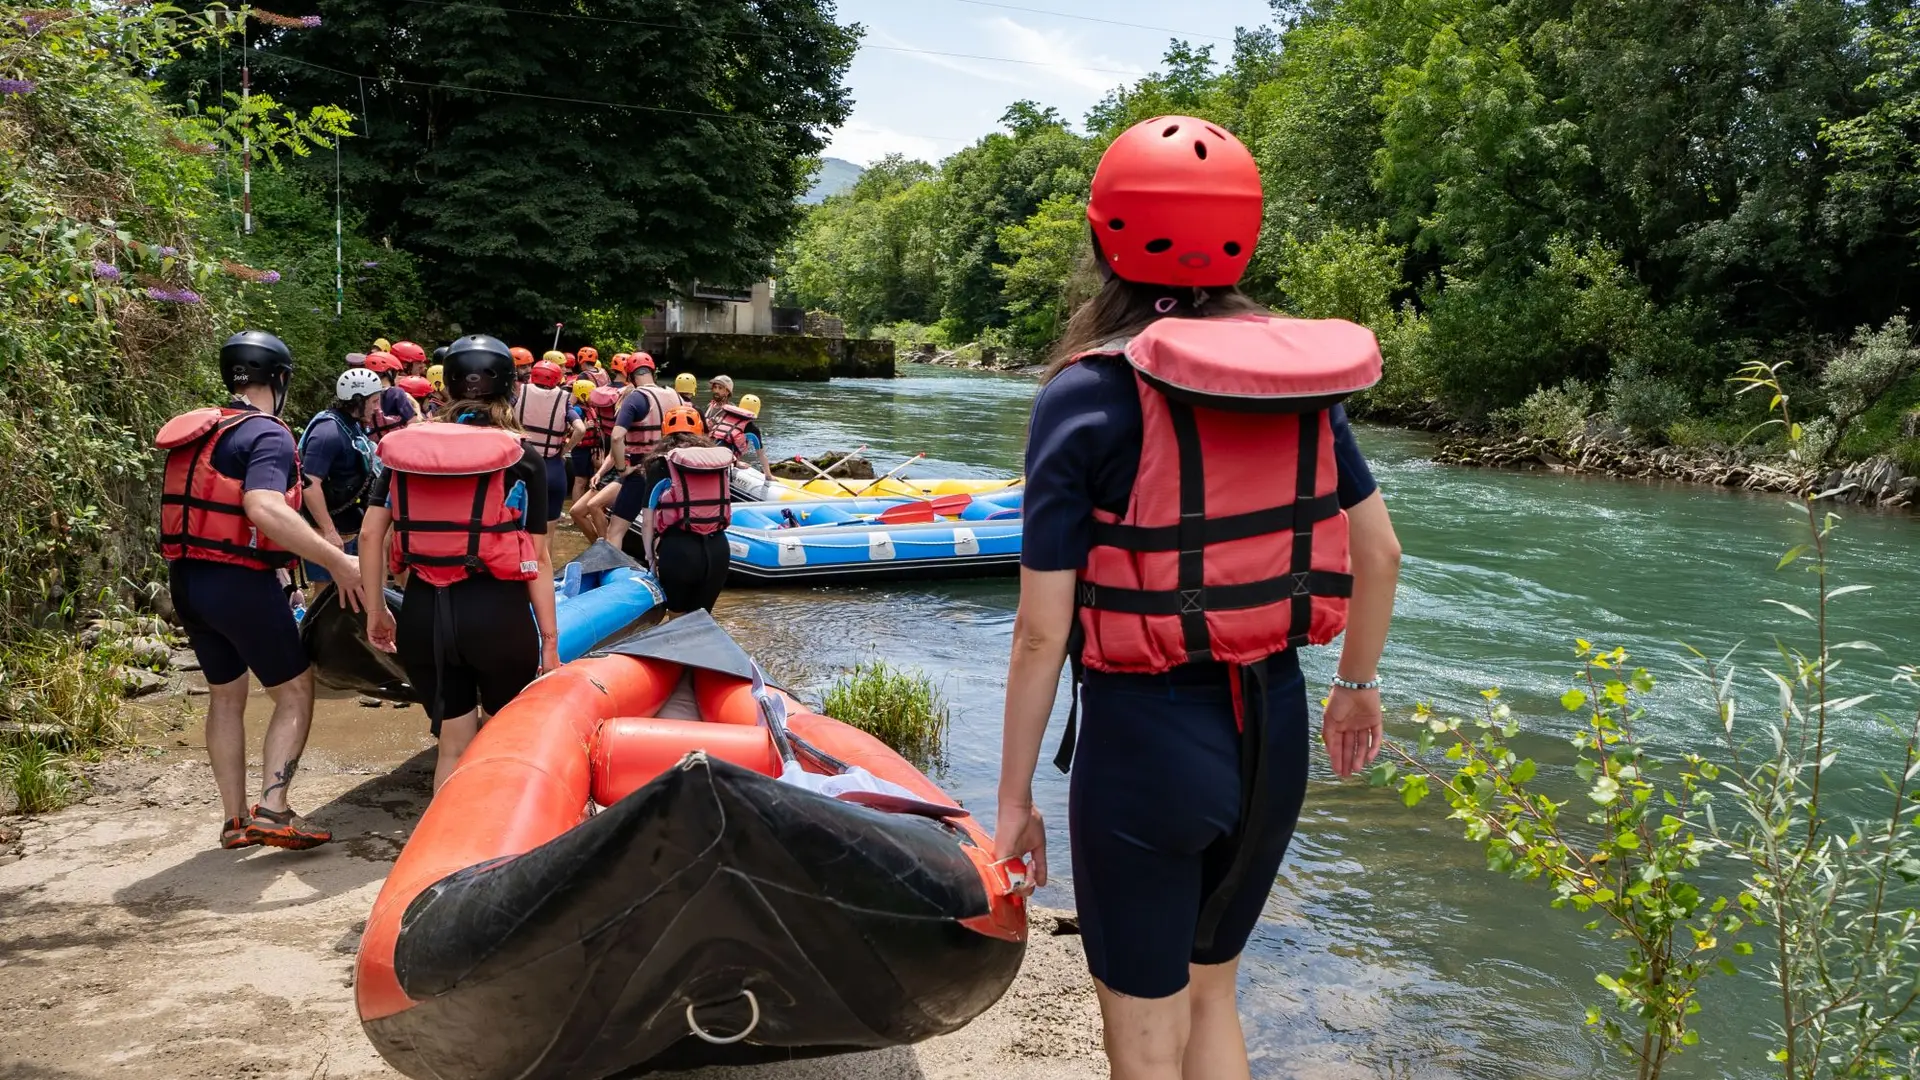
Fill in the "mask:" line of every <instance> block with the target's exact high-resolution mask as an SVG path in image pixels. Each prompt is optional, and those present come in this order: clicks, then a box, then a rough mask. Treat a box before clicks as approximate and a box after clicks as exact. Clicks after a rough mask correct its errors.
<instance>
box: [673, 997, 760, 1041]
mask: <svg viewBox="0 0 1920 1080" xmlns="http://www.w3.org/2000/svg"><path fill="white" fill-rule="evenodd" d="M740 996H741V997H743V998H746V999H747V1007H748V1008H750V1009H752V1010H753V1012H752V1014H751V1015H750V1016H748V1017H747V1026H746V1027H743V1028H741V1029H740V1033H739V1034H738V1035H713V1034H709V1033H708V1032H707V1031H706V1029H704V1028H702V1027H701V1026H700V1021H698V1020H696V1019H694V1018H693V1010H694V1005H693V1004H692V1003H689V1004H688V1005H687V1030H688V1031H691V1032H693V1034H694V1036H695V1037H696V1038H698V1039H699V1040H700V1041H701V1042H708V1043H712V1044H713V1045H715V1046H732V1045H733V1044H734V1043H737V1042H739V1041H740V1040H742V1039H744V1038H746V1037H747V1036H749V1035H751V1034H753V1029H754V1028H757V1027H759V1026H760V999H759V998H757V997H754V996H753V991H751V990H741V991H740Z"/></svg>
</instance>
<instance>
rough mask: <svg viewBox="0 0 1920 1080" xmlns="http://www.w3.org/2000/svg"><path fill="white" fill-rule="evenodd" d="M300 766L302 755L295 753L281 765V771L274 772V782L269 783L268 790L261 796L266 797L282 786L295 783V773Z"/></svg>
mask: <svg viewBox="0 0 1920 1080" xmlns="http://www.w3.org/2000/svg"><path fill="white" fill-rule="evenodd" d="M298 768H300V756H299V755H298V754H295V755H294V756H293V757H290V758H288V759H287V763H286V764H285V765H283V766H281V768H280V771H279V772H277V773H274V774H273V780H274V782H273V783H271V784H268V785H267V790H265V791H263V792H261V793H260V797H261V798H262V799H264V798H266V797H267V796H269V795H271V794H273V793H274V792H276V791H279V790H280V789H281V788H283V787H286V786H287V785H288V784H291V783H293V774H294V771H295V770H297V769H298Z"/></svg>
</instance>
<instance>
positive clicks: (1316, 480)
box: [1262, 412, 1353, 685]
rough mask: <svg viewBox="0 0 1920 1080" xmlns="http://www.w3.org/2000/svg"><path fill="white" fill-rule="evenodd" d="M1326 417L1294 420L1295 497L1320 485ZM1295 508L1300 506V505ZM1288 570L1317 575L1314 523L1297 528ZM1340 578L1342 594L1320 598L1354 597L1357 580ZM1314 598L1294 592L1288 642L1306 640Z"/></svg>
mask: <svg viewBox="0 0 1920 1080" xmlns="http://www.w3.org/2000/svg"><path fill="white" fill-rule="evenodd" d="M1325 416H1326V414H1325V413H1320V412H1310V413H1302V414H1300V415H1299V416H1296V417H1294V418H1293V419H1294V423H1295V424H1296V425H1297V426H1298V427H1299V432H1300V449H1299V451H1298V453H1297V454H1296V456H1295V463H1296V465H1297V469H1296V471H1295V479H1294V482H1293V492H1294V496H1293V497H1294V498H1295V499H1307V498H1310V497H1311V496H1312V492H1313V491H1314V489H1315V488H1317V487H1319V486H1320V429H1321V428H1322V427H1324V426H1325V424H1326V421H1325V420H1324V419H1323V418H1324V417H1325ZM1333 498H1334V506H1335V512H1336V513H1337V512H1338V507H1339V498H1340V496H1339V493H1338V492H1337V491H1336V492H1334V495H1333ZM1295 505H1299V504H1298V503H1296V504H1295ZM1316 520H1318V519H1316ZM1288 569H1289V570H1290V571H1292V573H1293V575H1294V576H1295V577H1298V576H1299V575H1301V574H1309V573H1312V572H1313V526H1312V524H1309V523H1303V524H1301V525H1299V526H1297V527H1296V528H1295V529H1294V531H1293V559H1292V563H1291V565H1290V566H1289V567H1288ZM1340 577H1341V579H1342V580H1341V582H1340V584H1339V588H1340V590H1341V591H1339V592H1337V593H1322V594H1320V595H1323V596H1326V595H1332V596H1341V597H1346V596H1352V595H1353V578H1352V577H1350V576H1348V575H1345V574H1342V575H1340ZM1314 595H1315V594H1314V592H1313V591H1312V589H1311V588H1307V589H1295V590H1294V593H1293V618H1292V621H1291V623H1290V625H1289V627H1288V630H1287V639H1288V640H1289V641H1300V640H1303V639H1305V638H1306V636H1307V631H1308V630H1309V629H1311V628H1312V626H1313V597H1314ZM1264 678H1265V675H1264V669H1262V680H1263V685H1264Z"/></svg>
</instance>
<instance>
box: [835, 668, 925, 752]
mask: <svg viewBox="0 0 1920 1080" xmlns="http://www.w3.org/2000/svg"><path fill="white" fill-rule="evenodd" d="M820 708H821V711H822V712H824V713H826V714H827V715H828V716H831V717H833V718H834V719H836V720H840V721H842V722H844V723H848V724H852V725H853V726H854V727H857V728H859V729H860V730H861V731H864V732H866V733H868V734H869V735H872V736H874V737H875V738H878V739H879V740H880V741H881V742H884V743H886V744H887V745H888V746H891V747H893V748H894V749H895V750H897V751H899V752H900V754H901V755H902V756H904V757H905V758H906V759H907V760H908V761H911V762H913V763H914V765H916V766H918V767H920V768H922V769H927V768H932V767H935V766H938V765H942V764H944V763H945V761H946V744H947V727H948V725H949V723H950V722H951V719H950V717H949V715H948V712H947V703H946V700H945V698H944V697H943V696H942V695H941V693H940V691H939V689H938V688H937V687H935V686H934V685H933V679H932V678H930V677H929V676H928V675H927V673H926V672H924V671H921V670H920V669H918V668H911V669H901V668H895V667H892V666H890V665H889V664H888V663H887V662H886V661H885V660H873V661H869V662H863V663H860V664H856V665H854V668H853V670H852V671H851V672H848V673H847V674H845V675H842V676H841V677H840V678H839V679H838V680H837V681H836V682H835V683H834V684H833V686H831V687H829V688H828V690H827V693H826V697H825V699H824V700H823V701H822V703H821V707H820Z"/></svg>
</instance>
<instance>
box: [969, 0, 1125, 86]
mask: <svg viewBox="0 0 1920 1080" xmlns="http://www.w3.org/2000/svg"><path fill="white" fill-rule="evenodd" d="M988 25H989V26H990V28H991V30H992V37H991V40H992V41H993V43H994V51H995V52H996V53H1004V54H1005V55H1006V56H1007V57H1008V58H1009V59H1013V60H1025V61H1027V62H1028V64H1029V65H1033V66H1031V67H1030V70H1032V71H1036V72H1044V73H1045V74H1046V75H1047V77H1048V78H1050V79H1053V80H1054V81H1056V82H1060V83H1064V84H1066V85H1068V86H1074V87H1078V88H1079V89H1081V90H1086V91H1091V92H1093V93H1095V94H1105V93H1106V92H1107V91H1109V90H1111V89H1113V88H1114V87H1116V86H1119V85H1120V84H1121V83H1123V82H1130V81H1132V80H1133V79H1137V78H1139V77H1140V76H1142V75H1145V74H1146V71H1145V70H1144V69H1142V68H1140V67H1139V66H1137V65H1134V64H1129V63H1126V62H1124V61H1120V60H1115V59H1113V58H1112V57H1110V56H1105V55H1102V54H1098V53H1091V52H1089V51H1087V49H1086V47H1085V46H1084V44H1083V43H1082V39H1081V38H1080V37H1079V35H1076V34H1072V33H1069V32H1067V31H1065V30H1041V29H1037V28H1035V27H1031V26H1027V25H1025V24H1023V23H1019V22H1015V21H1014V20H1012V19H1009V18H1007V17H1006V16H1004V15H1003V16H1000V17H998V18H996V19H993V20H992V21H991V22H990V23H989V24H988ZM1095 68H1105V69H1106V70H1104V71H1097V70H1091V69H1095Z"/></svg>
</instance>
